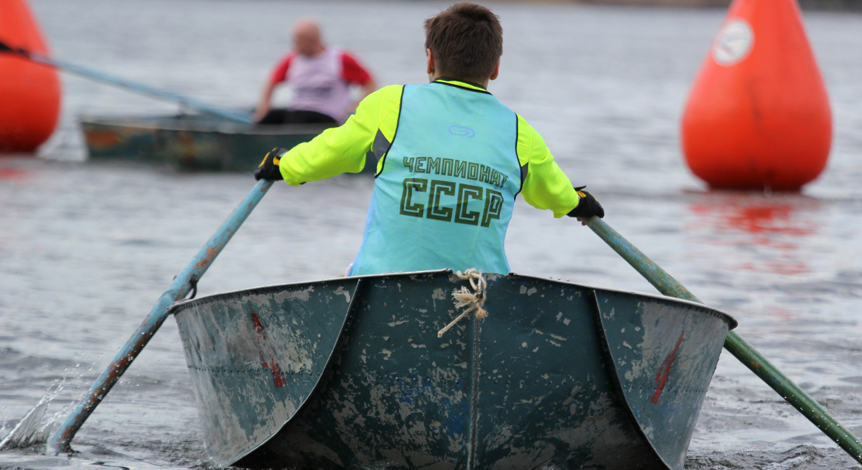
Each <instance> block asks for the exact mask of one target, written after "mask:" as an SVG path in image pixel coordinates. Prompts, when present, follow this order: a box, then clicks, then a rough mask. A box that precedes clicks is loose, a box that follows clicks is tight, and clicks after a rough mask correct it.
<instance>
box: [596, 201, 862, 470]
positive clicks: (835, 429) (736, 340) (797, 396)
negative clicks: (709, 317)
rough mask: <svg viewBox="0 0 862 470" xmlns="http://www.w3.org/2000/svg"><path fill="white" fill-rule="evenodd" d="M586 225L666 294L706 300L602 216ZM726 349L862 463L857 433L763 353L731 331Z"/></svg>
mask: <svg viewBox="0 0 862 470" xmlns="http://www.w3.org/2000/svg"><path fill="white" fill-rule="evenodd" d="M586 225H587V226H588V227H590V229H592V230H593V232H595V233H596V235H598V236H599V237H600V238H601V239H602V240H604V241H605V243H607V244H608V245H610V247H611V248H613V250H614V251H616V252H617V253H618V254H619V255H620V256H622V257H623V259H625V260H626V261H628V263H629V264H630V265H632V267H634V268H635V270H637V272H639V273H641V275H642V276H643V277H645V278H646V280H647V281H649V283H650V284H652V285H653V286H655V288H656V289H658V290H659V292H661V293H662V294H664V295H668V296H671V297H677V298H680V299H686V300H691V301H693V302H698V303H703V302H701V301H700V299H698V298H697V297H695V296H694V294H692V293H691V292H689V291H688V289H686V288H685V287H683V286H682V284H680V283H679V282H677V281H676V279H674V278H672V277H671V276H670V274H668V273H667V272H665V270H664V269H662V268H661V267H660V266H659V265H657V264H655V263H654V262H652V260H650V259H649V258H647V257H646V255H644V254H643V253H642V252H641V251H640V250H638V249H637V248H636V247H635V246H634V245H632V244H631V243H629V242H628V240H626V239H625V238H623V237H622V235H620V234H619V233H617V232H616V231H615V230H614V229H612V228H611V227H610V226H609V225H608V224H606V223H605V222H604V221H603V220H602V219H599V218H598V217H593V218H592V219H590V220H588V221H586ZM724 348H725V349H727V350H728V351H730V353H731V354H733V355H734V356H736V358H737V359H739V360H740V362H742V363H743V364H744V365H745V366H746V367H748V368H749V369H751V371H752V372H754V373H755V374H757V376H758V377H760V378H761V379H763V381H764V382H766V384H767V385H769V386H770V387H772V389H773V390H775V391H776V392H778V394H779V395H781V397H782V398H784V399H785V400H787V402H788V403H790V404H791V405H793V407H794V408H796V409H797V410H799V411H800V412H801V413H802V414H803V415H805V417H806V418H808V419H809V420H810V421H811V422H812V423H814V425H815V426H817V427H818V428H820V430H821V431H823V432H824V433H825V434H826V435H827V436H829V437H830V438H831V439H832V440H833V441H835V442H836V443H837V444H838V445H839V446H841V448H842V449H844V450H845V451H847V453H848V454H850V456H851V457H853V459H855V460H856V461H857V462H859V463H862V445H860V443H859V439H857V438H856V437H855V436H854V435H853V433H851V432H850V431H848V430H847V429H845V428H844V426H842V425H841V423H839V422H838V421H836V420H835V419H834V418H832V417H831V416H830V415H829V413H828V412H827V411H826V410H825V409H823V407H822V406H820V404H819V403H817V402H816V401H814V399H813V398H811V397H810V396H808V394H807V393H805V391H804V390H802V389H801V388H799V386H798V385H796V384H795V383H793V381H791V380H790V379H789V378H787V377H786V376H785V375H784V374H782V373H781V372H780V371H779V370H778V369H776V368H775V366H774V365H772V364H771V363H770V362H769V361H768V360H767V359H766V358H765V357H763V355H762V354H760V353H759V352H758V351H757V350H755V349H754V348H753V347H752V346H751V345H750V344H748V343H747V342H746V341H745V340H744V339H742V338H741V337H740V336H739V335H738V334H736V332H734V331H729V332H728V333H727V337H726V338H725V340H724Z"/></svg>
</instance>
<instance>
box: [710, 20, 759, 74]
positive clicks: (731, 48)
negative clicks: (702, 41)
mask: <svg viewBox="0 0 862 470" xmlns="http://www.w3.org/2000/svg"><path fill="white" fill-rule="evenodd" d="M753 45H754V32H753V31H752V30H751V26H749V25H748V23H747V22H746V21H745V20H740V19H737V20H733V21H731V22H729V23H727V24H726V25H725V26H724V27H723V28H721V30H720V31H719V32H718V35H717V36H716V37H715V40H714V41H713V42H712V57H713V58H714V59H715V62H716V63H717V64H718V65H733V64H735V63H737V62H739V61H741V60H742V59H744V58H745V57H746V56H748V53H749V52H751V47H752V46H753Z"/></svg>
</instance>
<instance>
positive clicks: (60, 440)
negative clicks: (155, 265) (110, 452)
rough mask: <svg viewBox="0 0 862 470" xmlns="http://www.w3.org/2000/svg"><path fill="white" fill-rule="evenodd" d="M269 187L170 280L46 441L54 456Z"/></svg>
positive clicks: (256, 192)
mask: <svg viewBox="0 0 862 470" xmlns="http://www.w3.org/2000/svg"><path fill="white" fill-rule="evenodd" d="M272 183H273V182H272V181H267V180H260V181H258V183H257V184H256V185H255V187H254V188H253V189H252V190H251V192H249V193H248V195H247V196H246V197H245V199H243V201H242V202H240V204H239V205H238V206H237V207H236V209H234V210H233V212H232V213H231V214H230V216H228V218H227V220H225V221H224V223H222V225H221V227H219V229H218V230H217V231H216V233H215V235H213V236H212V238H210V240H209V241H208V242H207V244H206V245H205V246H204V247H203V248H201V250H200V251H199V252H198V254H197V255H196V256H195V257H194V258H193V259H192V260H191V262H189V264H188V266H186V267H185V269H183V270H182V272H180V273H179V274H178V275H177V277H176V278H174V281H173V283H172V284H171V285H170V287H168V290H166V291H165V293H164V294H162V296H161V297H159V300H158V302H157V303H156V305H155V306H154V307H153V309H152V310H150V313H149V314H148V315H147V317H146V318H144V321H143V323H141V325H140V326H139V327H138V329H137V330H135V332H134V333H133V334H132V337H131V338H129V340H128V341H127V342H126V344H125V346H123V347H122V349H120V350H119V351H118V352H117V355H116V356H114V360H113V361H111V364H110V365H108V367H107V368H106V369H105V370H104V372H102V374H101V375H100V376H99V378H98V379H96V382H95V383H94V384H93V386H92V387H91V388H90V392H89V393H88V395H87V396H86V397H85V398H84V399H83V400H82V401H81V403H80V404H79V405H78V407H77V408H75V410H74V411H73V412H72V414H70V415H69V417H68V418H66V421H65V422H64V423H63V426H61V427H60V429H59V430H58V431H57V432H56V433H55V434H54V435H53V436H51V439H50V440H49V441H48V445H49V446H51V447H52V448H54V449H55V450H56V451H58V452H72V446H71V442H72V438H73V437H74V436H75V433H76V432H78V429H79V428H80V427H81V425H83V424H84V421H86V420H87V417H88V416H90V413H92V412H93V410H94V409H96V407H97V406H99V403H101V401H102V399H103V398H105V396H106V395H107V394H108V392H109V391H110V390H111V387H113V386H114V384H115V383H117V380H119V379H120V376H121V375H123V372H125V371H126V369H127V368H128V367H129V366H130V365H131V364H132V361H134V360H135V358H136V357H138V354H139V353H140V352H141V351H142V350H143V349H144V346H146V345H147V342H149V341H150V338H152V336H153V335H154V334H156V331H158V329H159V327H160V326H162V323H164V321H165V318H167V311H166V310H167V308H168V307H170V306H171V305H172V304H173V303H174V302H176V301H178V300H182V299H184V298H185V297H186V295H188V293H189V292H190V291H191V290H192V288H193V287H195V286H196V284H197V281H198V280H199V279H200V278H201V277H202V276H203V275H204V273H205V272H206V270H207V268H209V266H210V264H212V262H213V261H214V260H215V258H216V256H218V254H219V253H221V250H222V248H224V246H225V245H227V242H228V241H230V239H231V237H232V236H233V235H234V234H235V233H236V232H237V230H239V227H240V226H241V225H242V223H243V222H244V221H245V219H246V218H248V216H249V214H251V211H252V210H253V209H254V208H255V206H257V203H258V202H260V200H261V199H262V198H263V196H264V195H265V194H266V192H267V191H268V190H269V188H270V187H271V186H272Z"/></svg>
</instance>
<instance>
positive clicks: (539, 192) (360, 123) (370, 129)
mask: <svg viewBox="0 0 862 470" xmlns="http://www.w3.org/2000/svg"><path fill="white" fill-rule="evenodd" d="M438 81H444V82H446V83H450V84H455V85H457V86H461V87H467V88H475V89H482V88H481V87H478V86H477V85H473V84H470V83H465V82H459V81H454V80H438ZM402 88H403V86H402V85H390V86H387V87H384V88H381V89H379V90H377V91H375V92H374V93H372V94H370V95H368V96H367V97H365V99H364V100H362V102H361V103H360V104H359V106H358V107H357V109H356V113H355V114H354V115H352V116H350V118H349V119H348V120H347V122H345V123H344V124H343V125H341V126H339V127H333V128H330V129H327V130H325V131H323V132H322V133H321V134H320V135H318V136H317V137H315V138H314V139H313V140H311V141H310V142H306V143H302V144H299V145H297V146H295V147H293V148H292V149H291V150H290V151H289V152H287V154H286V155H285V156H284V157H282V158H281V163H280V164H279V168H280V170H281V175H282V177H283V178H284V181H285V182H286V183H287V184H289V185H291V186H299V185H300V184H302V183H306V182H310V181H318V180H322V179H326V178H330V177H332V176H336V175H339V174H342V173H359V172H360V171H362V169H363V168H364V167H365V158H366V154H367V153H368V152H369V151H371V150H372V148H374V145H375V139H376V140H377V142H378V143H379V142H381V139H385V141H384V142H386V143H389V142H392V141H393V139H394V138H395V133H396V131H397V128H398V116H399V112H400V109H401V94H402ZM517 152H518V160H519V163H520V164H521V166H522V167H525V168H526V169H527V175H526V177H525V179H524V182H523V186H522V188H521V193H520V194H521V195H522V196H523V198H524V200H525V201H527V203H528V204H530V205H531V206H533V207H536V208H538V209H550V210H551V211H553V213H554V217H562V216H564V215H566V214H568V213H569V212H570V211H571V210H572V209H574V208H575V207H576V206H577V205H578V201H579V198H578V194H577V192H575V190H574V188H573V187H572V183H571V181H570V180H569V178H568V177H567V176H566V174H565V173H563V171H562V170H561V169H560V167H559V166H557V163H556V162H555V161H554V157H553V156H552V155H551V151H550V150H549V149H548V147H547V146H546V145H545V141H544V140H543V139H542V136H541V135H539V133H538V132H536V130H535V129H533V128H532V127H531V126H530V125H529V124H527V122H526V121H525V120H524V119H523V118H522V117H521V116H518V143H517ZM385 161H386V160H385V158H380V159H379V160H378V162H377V173H380V171H381V170H382V168H383V165H384V164H385Z"/></svg>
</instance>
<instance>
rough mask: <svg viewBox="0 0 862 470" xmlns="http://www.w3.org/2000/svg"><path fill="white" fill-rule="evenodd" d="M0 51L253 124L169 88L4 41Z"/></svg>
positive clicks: (246, 116)
mask: <svg viewBox="0 0 862 470" xmlns="http://www.w3.org/2000/svg"><path fill="white" fill-rule="evenodd" d="M0 53H7V54H17V55H19V56H21V57H23V58H26V59H29V60H31V61H33V62H36V63H39V64H42V65H47V66H49V67H55V68H58V69H61V70H65V71H68V72H72V73H75V74H78V75H81V76H82V77H87V78H90V79H93V80H98V81H100V82H104V83H108V84H110V85H115V86H118V87H121V88H126V89H129V90H132V91H136V92H138V93H143V94H145V95H150V96H153V97H156V98H161V99H164V100H168V101H175V102H177V103H180V104H182V105H185V106H188V107H190V108H194V109H197V110H199V111H202V112H204V113H207V114H212V115H215V116H220V117H223V118H225V119H229V120H231V121H235V122H241V123H244V124H251V123H252V120H251V116H250V115H249V114H243V113H238V112H235V111H230V110H225V109H219V108H216V107H214V106H210V105H208V104H206V103H201V102H200V101H197V100H195V99H192V98H187V97H185V96H180V95H177V94H176V93H172V92H170V91H167V90H160V89H158V88H153V87H150V86H147V85H142V84H140V83H134V82H130V81H128V80H124V79H122V78H117V77H112V76H110V75H106V74H103V73H101V72H97V71H95V70H91V69H88V68H85V67H81V66H80V65H75V64H71V63H69V62H64V61H60V60H57V59H51V58H48V57H45V56H43V55H40V54H37V53H35V52H30V51H27V50H25V49H20V48H14V47H12V46H10V45H8V44H6V43H4V42H3V41H0Z"/></svg>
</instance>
